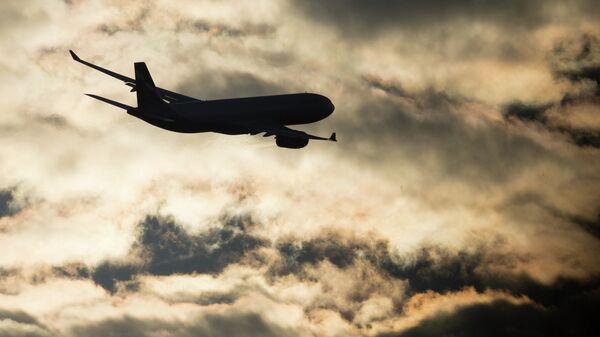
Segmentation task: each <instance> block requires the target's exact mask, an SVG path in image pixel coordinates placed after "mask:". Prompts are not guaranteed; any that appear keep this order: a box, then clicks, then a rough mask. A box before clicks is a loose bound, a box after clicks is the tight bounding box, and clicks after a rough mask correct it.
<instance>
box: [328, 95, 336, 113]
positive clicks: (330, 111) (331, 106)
mask: <svg viewBox="0 0 600 337" xmlns="http://www.w3.org/2000/svg"><path fill="white" fill-rule="evenodd" d="M327 101H329V113H332V112H333V110H335V105H333V102H331V100H330V99H329V98H328V99H327Z"/></svg>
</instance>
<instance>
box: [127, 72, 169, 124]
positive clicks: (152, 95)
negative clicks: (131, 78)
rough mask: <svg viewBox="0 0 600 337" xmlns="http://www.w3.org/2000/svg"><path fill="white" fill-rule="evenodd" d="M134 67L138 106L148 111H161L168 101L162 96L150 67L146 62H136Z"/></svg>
mask: <svg viewBox="0 0 600 337" xmlns="http://www.w3.org/2000/svg"><path fill="white" fill-rule="evenodd" d="M134 67H135V84H136V92H137V103H138V108H140V109H143V110H145V111H147V112H148V113H152V112H158V111H160V108H161V107H162V106H164V105H166V104H167V103H166V102H165V101H163V100H162V99H161V98H160V95H159V94H158V91H157V90H156V85H154V81H153V80H152V76H150V72H149V71H148V67H147V66H146V64H145V63H144V62H136V63H135V64H134Z"/></svg>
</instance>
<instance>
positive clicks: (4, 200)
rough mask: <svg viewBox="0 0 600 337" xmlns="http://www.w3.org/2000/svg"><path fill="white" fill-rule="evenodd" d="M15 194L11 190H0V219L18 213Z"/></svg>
mask: <svg viewBox="0 0 600 337" xmlns="http://www.w3.org/2000/svg"><path fill="white" fill-rule="evenodd" d="M13 193H14V191H13V190H11V189H5V190H0V218H1V217H4V216H11V215H14V214H15V213H17V210H16V209H15V205H14V196H13Z"/></svg>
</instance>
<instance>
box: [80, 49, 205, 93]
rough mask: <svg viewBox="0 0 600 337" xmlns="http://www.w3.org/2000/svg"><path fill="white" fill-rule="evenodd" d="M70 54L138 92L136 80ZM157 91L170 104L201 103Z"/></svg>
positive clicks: (165, 91) (157, 89)
mask: <svg viewBox="0 0 600 337" xmlns="http://www.w3.org/2000/svg"><path fill="white" fill-rule="evenodd" d="M69 53H70V54H71V57H72V58H73V60H75V61H77V62H79V63H81V64H84V65H86V66H88V67H90V68H93V69H96V70H98V71H100V72H103V73H105V74H107V75H108V76H112V77H114V78H116V79H118V80H121V81H123V82H125V85H127V86H129V87H131V91H136V90H137V83H136V81H135V79H133V78H131V77H127V76H125V75H121V74H118V73H115V72H114V71H111V70H108V69H105V68H102V67H100V66H97V65H95V64H93V63H90V62H88V61H85V60H82V59H81V58H79V56H77V54H75V52H74V51H72V50H69ZM156 91H157V93H158V95H159V96H160V98H162V99H164V100H165V101H167V102H169V103H182V102H198V101H200V100H199V99H196V98H193V97H189V96H185V95H182V94H178V93H176V92H172V91H169V90H166V89H163V88H158V87H157V88H156Z"/></svg>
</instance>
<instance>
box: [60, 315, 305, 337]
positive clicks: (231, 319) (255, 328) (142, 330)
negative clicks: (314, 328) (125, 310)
mask: <svg viewBox="0 0 600 337" xmlns="http://www.w3.org/2000/svg"><path fill="white" fill-rule="evenodd" d="M157 334H158V335H160V334H168V335H169V336H174V337H191V336H202V337H213V336H214V337H217V336H237V335H244V336H266V337H270V336H272V337H275V336H296V335H297V334H296V333H294V332H293V331H288V330H286V329H284V328H281V327H278V326H277V325H276V324H272V323H270V322H267V321H265V320H264V319H263V318H262V317H261V316H260V315H258V314H254V313H232V314H228V315H224V314H220V315H215V314H212V315H205V316H202V317H199V318H198V319H196V320H194V321H192V322H191V323H186V322H169V321H161V320H141V319H135V318H128V317H125V318H121V319H112V320H106V321H103V322H99V323H96V324H89V325H79V326H75V327H73V329H72V331H71V332H70V334H69V336H90V337H95V336H98V337H100V336H106V335H111V336H115V337H120V336H123V337H125V336H127V337H130V336H131V337H145V336H148V337H150V336H156V335H157Z"/></svg>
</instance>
